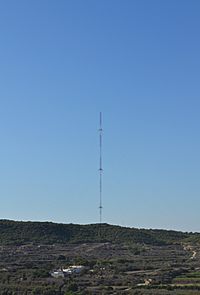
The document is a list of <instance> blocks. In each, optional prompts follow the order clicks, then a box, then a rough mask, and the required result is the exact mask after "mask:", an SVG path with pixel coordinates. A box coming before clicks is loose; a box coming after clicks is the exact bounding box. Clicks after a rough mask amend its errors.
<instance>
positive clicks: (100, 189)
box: [99, 112, 103, 234]
mask: <svg viewBox="0 0 200 295" xmlns="http://www.w3.org/2000/svg"><path fill="white" fill-rule="evenodd" d="M102 137H103V129H102V113H101V112H100V116H99V221H100V225H101V223H102V210H103V206H102V176H103V167H102V163H103V161H102ZM100 234H101V231H100Z"/></svg>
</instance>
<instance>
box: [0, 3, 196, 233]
mask: <svg viewBox="0 0 200 295" xmlns="http://www.w3.org/2000/svg"><path fill="white" fill-rule="evenodd" d="M199 15H200V1H198V0H192V1H190V0H187V1H185V0H165V1H160V0H151V1H149V0H126V1H123V0H120V1H119V0H109V1H108V0H100V1H97V0H85V1H82V0H75V1H74V0H59V1H56V0H28V1H27V0H18V1H15V0H2V1H0V143H1V144H0V200H1V203H0V218H6V219H16V220H41V221H43V220H49V221H56V222H64V223H71V222H72V223H96V222H98V221H99V215H98V203H99V201H98V198H99V194H98V181H99V180H98V163H99V159H98V123H99V111H102V112H103V128H104V138H103V159H104V160H103V166H104V178H103V206H104V209H103V221H104V222H107V223H112V224H120V225H124V226H134V227H145V228H167V229H180V230H185V231H200V215H199V211H200V156H199V155H200V115H199V114H200V17H199Z"/></svg>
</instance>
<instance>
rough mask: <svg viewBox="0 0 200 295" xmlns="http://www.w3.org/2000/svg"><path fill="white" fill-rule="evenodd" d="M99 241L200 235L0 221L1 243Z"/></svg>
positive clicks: (158, 241) (198, 237)
mask: <svg viewBox="0 0 200 295" xmlns="http://www.w3.org/2000/svg"><path fill="white" fill-rule="evenodd" d="M100 232H101V234H100ZM99 241H105V242H114V243H116V242H117V243H120V242H123V243H124V242H126V243H145V244H149V245H165V244H171V243H181V242H185V241H196V242H198V241H200V234H198V233H183V232H178V231H167V230H152V229H149V230H145V229H136V228H126V227H120V226H115V225H109V224H102V225H101V228H100V225H99V224H90V225H77V224H57V223H52V222H22V221H11V220H0V243H1V244H15V245H16V244H24V243H36V244H37V243H44V244H53V243H82V242H99Z"/></svg>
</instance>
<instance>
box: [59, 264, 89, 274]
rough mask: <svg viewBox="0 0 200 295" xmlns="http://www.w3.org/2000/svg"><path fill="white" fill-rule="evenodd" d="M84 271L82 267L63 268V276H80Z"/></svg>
mask: <svg viewBox="0 0 200 295" xmlns="http://www.w3.org/2000/svg"><path fill="white" fill-rule="evenodd" d="M84 270H85V266H83V265H71V266H69V267H68V268H63V272H64V273H65V274H80V273H82V272H83V271H84Z"/></svg>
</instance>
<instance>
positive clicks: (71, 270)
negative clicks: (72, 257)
mask: <svg viewBox="0 0 200 295" xmlns="http://www.w3.org/2000/svg"><path fill="white" fill-rule="evenodd" d="M85 269H86V267H85V266H83V265H71V266H69V267H67V268H62V269H58V270H54V271H52V272H50V274H51V276H52V277H53V278H64V277H65V276H67V275H72V274H81V273H82V272H83V271H84V270H85Z"/></svg>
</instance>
